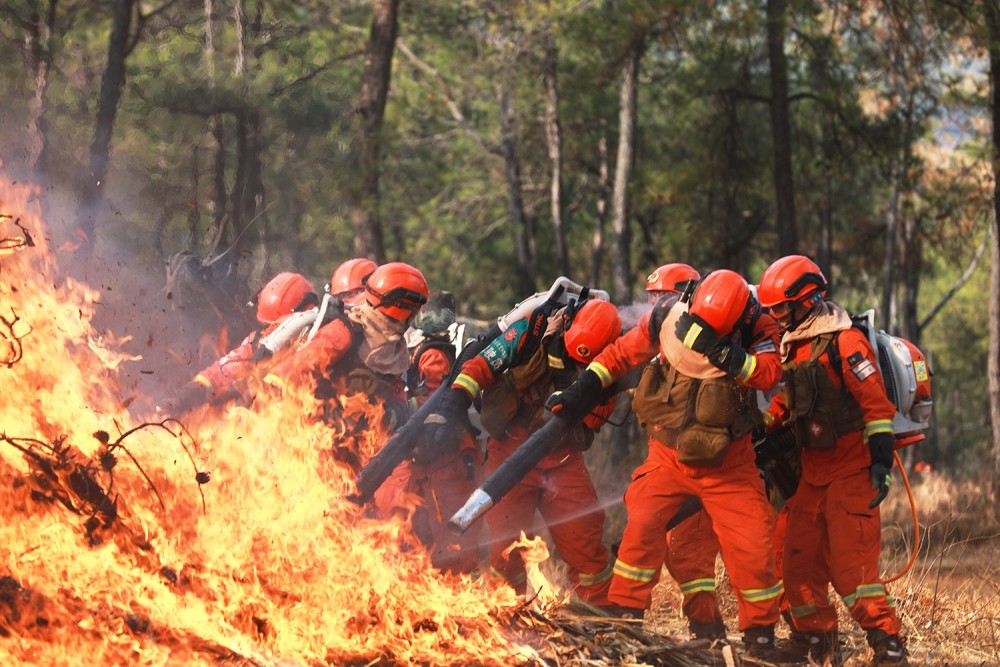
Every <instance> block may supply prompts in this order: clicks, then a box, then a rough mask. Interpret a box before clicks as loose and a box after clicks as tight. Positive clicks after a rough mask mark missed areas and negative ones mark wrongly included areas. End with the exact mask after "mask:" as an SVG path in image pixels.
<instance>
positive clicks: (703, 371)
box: [548, 270, 782, 659]
mask: <svg viewBox="0 0 1000 667" xmlns="http://www.w3.org/2000/svg"><path fill="white" fill-rule="evenodd" d="M777 340H778V327H777V325H776V324H775V322H774V320H773V319H772V318H771V317H770V316H769V315H766V314H761V313H760V311H759V308H758V306H757V302H756V300H755V299H754V298H753V296H752V294H751V292H750V288H749V286H748V285H747V283H746V280H744V279H743V278H742V277H741V276H740V275H739V274H737V273H734V272H733V271H728V270H719V271H713V272H712V273H709V274H708V275H707V276H706V277H705V278H703V279H702V280H701V281H700V282H699V283H698V286H697V287H696V288H695V290H694V294H693V296H692V297H691V300H690V304H689V303H688V302H687V301H685V300H676V301H672V300H664V301H661V302H660V305H659V306H657V307H655V308H654V309H653V310H652V311H651V312H650V313H647V314H646V315H644V316H643V317H642V318H641V319H640V321H639V325H638V326H636V327H635V328H634V329H632V330H630V331H629V332H628V333H626V334H625V335H624V336H622V337H621V338H620V339H619V340H618V341H617V342H615V343H613V344H612V345H610V346H608V347H607V348H606V349H605V350H604V351H603V352H602V353H601V354H599V355H597V357H596V358H595V359H594V360H593V361H592V362H591V363H590V365H589V366H588V367H587V369H586V370H585V371H584V372H583V373H582V374H581V375H580V377H579V379H577V380H576V381H575V382H574V383H573V384H572V385H571V386H570V387H569V388H568V389H567V390H565V391H563V392H562V394H557V395H553V396H552V397H551V398H550V400H549V402H548V405H549V407H550V409H551V410H552V411H553V412H560V411H562V410H570V411H572V410H574V409H577V408H575V406H576V405H578V404H579V402H580V401H581V400H582V399H583V397H585V396H587V395H590V394H592V393H593V392H597V391H601V389H602V388H604V387H607V386H609V385H610V384H611V383H612V381H613V380H614V379H615V378H618V377H621V376H622V375H624V374H625V373H626V372H628V370H630V369H631V368H635V367H637V366H640V365H642V364H645V363H646V362H649V361H650V360H652V359H654V357H656V356H657V355H658V354H659V359H658V361H657V362H655V363H652V364H648V365H647V366H646V368H645V369H644V371H643V376H642V378H641V379H640V381H639V385H638V387H637V388H636V393H635V397H634V399H633V402H632V407H633V410H634V411H635V413H636V415H637V416H638V417H639V420H640V423H642V424H644V426H645V427H646V429H647V431H649V434H650V436H651V437H650V440H649V453H648V455H647V457H646V460H645V462H643V463H642V465H640V466H639V467H638V468H637V469H636V470H635V472H633V474H632V483H631V484H630V485H629V487H628V489H627V490H626V492H625V507H626V509H627V511H628V519H627V522H626V525H625V530H624V534H623V535H622V542H621V546H620V547H619V549H618V558H617V561H616V562H615V566H614V577H613V579H612V582H611V589H610V591H609V593H608V600H609V601H610V602H611V603H613V604H615V605H618V609H617V611H618V612H619V613H621V614H622V615H633V616H635V617H641V616H642V614H643V613H644V611H645V610H646V609H648V608H649V604H650V595H651V592H652V590H653V587H654V586H655V585H656V583H657V581H658V579H659V576H660V569H661V567H662V565H663V563H664V559H665V557H666V549H667V546H666V541H665V540H664V539H663V531H664V528H665V526H666V525H667V523H668V522H669V521H670V519H671V518H672V517H673V516H674V515H675V514H676V513H677V511H678V509H679V508H680V507H681V505H682V504H683V503H684V501H685V500H686V499H687V498H688V497H689V496H696V497H698V498H699V500H700V501H701V504H702V506H703V507H704V508H705V511H706V513H707V514H708V516H709V517H710V518H711V525H712V529H713V531H714V532H715V535H716V537H717V539H718V541H719V546H720V550H721V553H722V560H723V562H724V563H725V565H726V569H727V570H728V572H729V577H730V580H731V581H732V584H733V588H734V589H735V591H736V595H737V601H738V604H739V629H740V630H742V631H743V639H744V643H745V644H746V653H747V654H748V655H749V656H751V657H755V658H763V659H767V658H770V657H773V655H774V653H775V651H774V624H775V621H776V620H777V618H778V597H779V596H780V594H781V591H782V587H781V581H780V580H779V579H778V575H777V573H776V571H775V567H774V555H773V551H772V544H771V533H772V530H773V513H772V511H771V507H770V505H769V504H768V502H767V498H766V497H765V495H764V487H763V484H762V482H761V479H760V475H759V474H758V472H757V468H756V466H755V465H754V453H753V448H752V446H751V443H750V432H751V429H752V428H753V426H754V425H755V424H756V423H757V422H759V420H760V418H761V413H760V410H759V409H758V408H757V405H756V397H755V393H754V390H755V389H760V390H768V389H770V388H772V387H774V386H775V385H776V384H777V383H778V381H779V379H780V377H781V365H780V360H779V358H778V353H777ZM713 578H714V573H713Z"/></svg>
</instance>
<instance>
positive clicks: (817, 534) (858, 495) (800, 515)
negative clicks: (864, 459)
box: [784, 470, 902, 635]
mask: <svg viewBox="0 0 1000 667" xmlns="http://www.w3.org/2000/svg"><path fill="white" fill-rule="evenodd" d="M873 494H874V492H873V491H872V489H871V479H870V478H869V475H868V471H867V470H859V471H858V472H857V473H855V474H852V475H850V476H849V477H846V478H844V479H839V480H834V481H833V482H831V483H830V484H829V485H827V486H814V485H812V484H809V483H808V481H807V480H802V481H800V482H799V488H798V491H796V493H795V498H794V502H792V503H791V508H790V510H789V514H788V528H787V532H786V537H785V558H784V561H785V562H784V574H785V587H786V594H787V596H788V602H789V605H790V609H791V612H792V617H793V619H794V622H795V626H796V627H797V628H798V629H799V630H801V631H803V632H829V631H831V630H834V629H836V627H837V613H836V609H835V608H834V607H833V606H832V605H831V604H830V601H829V584H831V583H832V584H833V588H834V590H835V591H836V592H837V593H838V594H839V595H840V596H841V597H842V598H843V599H844V603H845V605H846V606H847V608H848V610H849V611H850V612H851V617H852V618H853V619H854V620H855V621H857V622H858V624H859V625H860V626H861V627H862V628H865V629H866V630H873V629H876V628H877V629H879V630H883V631H884V632H886V633H887V634H890V635H895V634H898V633H899V630H900V628H901V627H902V623H901V622H900V620H899V617H898V616H897V615H896V610H895V609H894V608H893V606H892V603H891V602H890V600H889V598H888V597H887V595H886V592H885V587H884V586H883V584H882V582H881V579H880V578H879V572H878V558H879V551H880V550H881V546H882V524H881V517H880V515H879V511H878V508H876V509H874V510H870V509H868V503H869V501H870V500H871V498H872V496H873ZM826 554H829V560H827V556H826Z"/></svg>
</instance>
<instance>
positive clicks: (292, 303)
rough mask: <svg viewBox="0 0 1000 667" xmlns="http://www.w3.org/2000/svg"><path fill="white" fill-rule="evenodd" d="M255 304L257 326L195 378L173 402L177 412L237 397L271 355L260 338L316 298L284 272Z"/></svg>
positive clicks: (308, 286) (303, 282)
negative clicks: (242, 386)
mask: <svg viewBox="0 0 1000 667" xmlns="http://www.w3.org/2000/svg"><path fill="white" fill-rule="evenodd" d="M255 301H256V304H257V321H258V322H259V323H260V325H261V326H260V327H259V328H257V329H255V330H254V331H252V332H250V334H249V335H247V337H246V338H244V339H243V342H241V343H240V344H239V345H238V346H236V347H235V348H233V349H232V350H230V351H229V352H227V353H226V354H224V355H223V356H221V357H219V358H218V359H216V360H215V361H214V362H212V364H211V365H209V366H208V367H207V368H205V369H203V370H202V371H201V372H200V373H198V375H196V376H195V378H194V380H193V382H192V383H191V384H190V385H189V386H188V387H186V388H185V390H184V391H183V393H182V395H181V397H180V398H179V399H178V400H177V401H176V402H175V405H174V407H175V409H176V410H177V411H178V412H185V411H187V410H189V409H191V408H193V407H195V406H197V405H202V404H205V403H220V402H222V401H225V400H228V399H232V398H237V397H238V396H240V391H239V390H238V388H237V384H238V383H239V382H240V381H242V380H243V379H244V378H246V377H247V376H249V375H250V374H251V373H252V372H253V370H254V368H255V367H256V366H257V364H258V363H260V362H261V361H263V360H265V359H267V358H269V357H270V356H271V355H272V353H273V352H272V351H271V350H266V349H264V348H262V347H261V345H260V342H261V339H262V338H263V337H264V336H266V335H267V334H268V333H269V332H271V331H273V330H274V329H275V328H276V327H277V326H279V325H280V324H281V323H282V322H283V321H284V320H285V319H286V318H287V317H288V316H289V315H291V314H292V313H295V312H302V311H306V310H309V309H312V308H315V307H316V305H317V304H318V302H319V297H318V296H317V295H316V292H315V291H314V290H313V286H312V283H310V282H309V281H308V280H307V279H306V277H305V276H303V275H300V274H298V273H292V272H284V273H279V274H278V275H276V276H275V277H274V278H272V279H271V280H270V281H268V283H267V284H266V285H264V287H263V288H262V289H261V290H260V292H259V293H258V294H257V297H256V299H255Z"/></svg>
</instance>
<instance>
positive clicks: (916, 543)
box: [882, 451, 920, 584]
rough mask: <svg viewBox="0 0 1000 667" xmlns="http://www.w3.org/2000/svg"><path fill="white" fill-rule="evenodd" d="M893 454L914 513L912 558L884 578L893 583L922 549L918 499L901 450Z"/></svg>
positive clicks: (914, 560)
mask: <svg viewBox="0 0 1000 667" xmlns="http://www.w3.org/2000/svg"><path fill="white" fill-rule="evenodd" d="M892 456H893V458H894V459H896V466H898V467H899V474H900V475H902V477H903V486H905V487H906V497H907V498H909V499H910V511H911V512H912V513H913V551H912V552H910V560H909V561H908V562H907V563H906V565H905V566H904V567H903V569H902V570H900V572H899V573H898V574H896V575H894V576H892V577H890V578H888V579H883V580H882V583H883V584H891V583H892V582H894V581H896V580H897V579H899V578H900V577H902V576H903V575H905V574H906V573H907V572H909V571H910V568H912V567H913V563H914V562H916V560H917V551H918V550H919V549H920V522H919V521H918V520H917V501H916V500H914V498H913V489H912V488H911V487H910V479H909V478H908V477H907V476H906V470H904V469H903V461H902V460H901V459H900V458H899V452H897V451H893V453H892Z"/></svg>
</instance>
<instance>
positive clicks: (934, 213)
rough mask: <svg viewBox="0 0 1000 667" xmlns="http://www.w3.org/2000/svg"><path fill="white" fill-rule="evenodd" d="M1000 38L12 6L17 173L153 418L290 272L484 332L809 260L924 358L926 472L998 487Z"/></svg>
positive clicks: (564, 20)
mask: <svg viewBox="0 0 1000 667" xmlns="http://www.w3.org/2000/svg"><path fill="white" fill-rule="evenodd" d="M998 11H1000V10H998V8H997V7H996V5H995V3H992V2H989V1H988V0H969V1H956V2H919V1H914V0H902V1H900V2H893V3H880V2H864V1H860V2H824V1H814V0H767V1H766V2H764V3H755V2H748V3H744V2H729V1H722V2H714V1H713V2H704V1H697V0H670V1H666V0H605V1H586V0H583V1H580V0H573V1H565V0H547V1H538V2H472V1H465V0H421V2H409V3H404V2H400V0H373V1H371V2H361V1H343V2H317V1H310V0H306V1H303V2H283V1H281V0H274V1H267V2H263V1H262V2H253V1H251V0H201V1H200V2H191V1H190V0H163V1H161V2H145V1H143V2H140V1H137V0H114V2H96V1H93V0H71V1H67V0H62V1H60V0H48V1H45V0H2V3H0V17H2V20H0V44H2V46H3V52H4V53H5V54H6V57H5V58H3V59H2V60H0V82H2V87H3V90H4V91H5V99H4V105H3V110H2V114H0V160H2V161H3V166H2V169H3V171H4V172H5V173H6V174H7V175H8V176H9V177H11V178H19V179H22V180H30V181H33V182H35V183H37V184H38V185H39V186H40V187H41V188H42V197H41V200H42V202H41V203H42V205H43V206H44V207H45V209H44V210H45V211H46V220H47V223H48V224H49V225H50V230H49V233H50V234H51V235H52V236H53V237H54V239H55V240H56V241H57V243H55V244H53V245H54V246H56V245H59V246H60V258H61V261H62V263H63V266H64V268H65V270H66V271H67V272H68V273H72V274H74V275H76V276H77V277H80V278H82V279H84V280H85V281H87V282H88V283H90V284H91V285H94V286H96V287H100V288H101V289H102V291H103V294H104V298H103V301H102V305H103V308H102V309H101V320H100V324H101V325H102V326H103V327H105V328H106V329H107V331H108V332H109V335H115V336H118V337H129V340H126V341H125V343H126V345H127V346H130V349H131V350H132V351H133V352H134V354H135V355H136V356H142V357H143V359H142V360H137V361H136V363H135V364H134V366H135V367H134V368H132V369H127V372H128V373H129V376H130V377H131V378H132V385H131V388H132V389H133V390H135V391H137V392H140V391H142V392H148V393H152V394H155V393H156V392H158V391H163V390H165V388H169V387H171V386H176V382H177V381H178V380H183V379H186V378H189V377H190V376H191V375H193V373H194V372H195V371H196V370H197V369H198V367H199V365H200V364H203V363H207V362H208V361H209V360H210V359H211V358H212V355H213V354H215V353H216V352H217V351H218V349H219V348H221V347H224V346H225V345H226V343H227V342H228V343H231V342H233V340H238V339H239V337H242V335H243V333H244V332H245V331H247V330H248V329H249V328H250V326H251V321H252V320H251V318H252V310H251V309H250V308H248V307H247V305H246V304H247V302H248V301H249V300H250V299H251V298H252V297H253V295H254V293H255V292H256V290H257V289H259V287H260V286H261V285H262V284H263V283H264V282H265V281H266V280H267V279H268V278H269V277H270V276H272V275H274V274H275V273H277V272H278V271H282V270H297V271H299V272H302V273H304V274H305V275H307V276H308V277H310V278H311V279H312V280H313V281H314V284H316V285H322V284H323V283H325V282H326V281H327V280H328V279H329V275H330V272H331V271H332V270H333V268H335V267H336V266H337V265H338V264H339V263H340V262H341V261H343V260H344V259H347V258H350V257H353V256H368V257H371V258H372V259H375V260H377V261H386V260H404V261H407V262H409V263H411V264H414V265H415V266H417V267H419V268H420V269H421V270H422V271H423V272H424V273H425V275H426V276H427V277H428V280H429V282H430V283H431V286H432V288H438V289H447V290H450V291H452V292H453V293H455V295H456V296H457V298H458V303H459V304H460V305H459V310H460V315H463V316H466V317H470V318H477V319H490V318H493V317H496V316H497V315H498V314H501V313H502V312H505V311H506V310H507V309H508V307H509V306H510V305H511V304H513V303H514V302H515V301H517V300H519V299H520V298H523V297H524V296H526V295H527V294H530V293H532V292H534V291H537V290H539V289H544V288H545V287H547V286H548V284H550V283H551V281H552V280H553V279H554V278H555V277H557V276H559V275H567V276H570V277H572V278H574V279H575V280H577V281H578V282H581V283H588V284H591V285H593V286H596V287H599V288H602V289H606V290H607V291H609V292H610V293H611V294H612V297H613V299H614V300H615V301H616V303H618V304H629V303H633V302H641V301H642V300H643V294H642V285H643V282H644V277H645V276H646V274H648V273H649V272H651V271H652V270H653V269H654V268H655V267H656V266H658V265H660V264H662V263H666V262H673V261H683V262H687V263H689V264H691V265H693V266H695V267H697V268H698V269H700V270H701V271H702V272H705V271H708V270H711V269H715V268H731V269H734V270H737V271H739V272H741V273H743V274H744V275H745V276H747V278H748V279H749V280H750V282H756V281H757V280H758V279H759V277H760V274H761V272H762V271H763V269H764V268H765V267H766V266H767V265H768V263H770V262H771V261H773V260H774V259H776V258H777V257H779V256H781V255H784V254H789V253H794V252H798V253H803V254H808V255H810V256H812V257H813V258H815V259H816V260H817V262H818V263H819V264H820V265H821V267H822V268H823V270H824V272H825V273H826V275H827V277H828V278H829V279H830V280H831V285H832V289H831V294H832V296H834V297H835V298H836V299H837V300H838V301H840V302H841V303H842V304H843V305H845V306H847V307H848V308H850V309H852V310H854V311H862V310H865V309H867V308H874V309H875V311H876V320H877V322H878V324H879V326H881V327H884V328H885V329H887V330H889V331H891V332H894V333H898V334H901V335H903V336H905V337H907V338H909V339H910V340H912V341H913V342H915V343H917V344H918V345H919V346H920V347H921V348H922V349H923V351H924V352H925V353H926V354H927V356H928V359H929V361H930V364H931V367H932V369H933V371H934V394H935V397H934V398H935V407H934V417H933V421H932V425H931V428H930V430H929V432H928V437H927V440H926V441H925V442H924V443H921V444H920V445H919V452H918V453H917V454H916V455H915V456H916V457H919V458H920V459H924V460H927V461H929V462H931V463H932V464H933V465H934V466H935V467H936V468H937V469H938V470H942V471H948V472H949V473H952V474H956V475H963V476H964V475H971V476H976V475H979V476H982V477H984V478H985V480H986V481H987V482H988V483H992V484H996V481H997V479H1000V475H998V470H1000V468H998V466H1000V445H997V444H995V443H998V442H1000V438H998V437H996V435H995V433H996V432H997V430H998V429H1000V417H998V415H1000V407H998V406H1000V379H998V378H1000V366H998V359H1000V344H998V342H997V341H998V331H997V329H998V326H1000V324H998V320H1000V308H998V306H997V299H998V298H1000V297H998V296H997V295H998V293H1000V289H998V288H997V285H998V283H1000V278H998V275H1000V273H998V268H997V266H998V264H1000V255H998V250H997V247H998V245H997V239H998V234H997V233H996V211H995V209H996V206H997V203H998V202H1000V198H998V196H997V194H996V192H997V190H996V179H995V176H994V175H995V173H996V155H997V151H996V146H997V143H998V140H997V125H998V123H997V120H996V119H997V117H998V116H997V114H998V111H997V104H996V102H995V99H994V95H995V90H996V85H995V82H996V81H997V80H998V79H1000V15H998ZM0 213H2V211H0ZM0 221H3V222H8V223H9V222H10V221H9V220H6V221H4V220H0ZM5 231H9V230H5ZM60 244H61V245H60ZM991 270H992V273H991ZM220 332H222V333H221V334H220ZM914 449H915V448H914Z"/></svg>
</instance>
